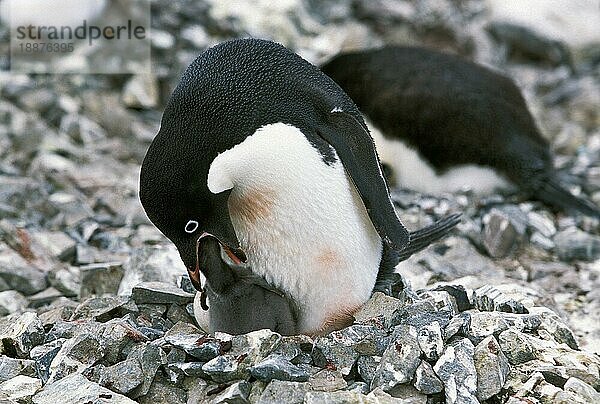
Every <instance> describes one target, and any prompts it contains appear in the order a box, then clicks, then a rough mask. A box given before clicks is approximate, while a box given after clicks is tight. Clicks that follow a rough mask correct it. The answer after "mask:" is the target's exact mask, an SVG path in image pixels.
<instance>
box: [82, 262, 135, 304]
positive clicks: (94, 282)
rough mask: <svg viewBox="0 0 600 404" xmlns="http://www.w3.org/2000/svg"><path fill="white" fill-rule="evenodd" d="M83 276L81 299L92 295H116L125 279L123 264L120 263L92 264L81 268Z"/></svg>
mask: <svg viewBox="0 0 600 404" xmlns="http://www.w3.org/2000/svg"><path fill="white" fill-rule="evenodd" d="M79 272H80V276H81V289H80V291H79V297H80V298H82V299H83V298H86V297H88V296H91V295H96V296H102V295H104V294H106V293H111V294H116V293H117V291H118V290H119V285H120V284H121V280H122V279H123V275H124V270H123V264H122V263H120V262H103V263H91V264H88V265H82V266H80V267H79Z"/></svg>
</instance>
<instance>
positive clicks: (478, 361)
mask: <svg viewBox="0 0 600 404" xmlns="http://www.w3.org/2000/svg"><path fill="white" fill-rule="evenodd" d="M473 360H474V361H475V369H476V370H477V398H478V399H479V400H480V401H485V400H488V399H490V398H491V397H492V396H495V395H496V394H498V393H500V390H501V389H502V387H503V386H504V383H505V382H506V378H507V377H508V373H509V372H510V365H509V364H508V359H506V356H504V353H502V350H501V349H500V345H499V344H498V341H496V339H495V338H494V337H493V336H491V335H490V336H489V337H487V338H485V339H484V340H483V341H481V342H480V343H479V344H477V346H476V347H475V354H474V356H473Z"/></svg>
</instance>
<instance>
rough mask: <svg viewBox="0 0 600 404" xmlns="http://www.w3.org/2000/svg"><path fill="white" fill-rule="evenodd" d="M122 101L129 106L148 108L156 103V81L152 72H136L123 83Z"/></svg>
mask: <svg viewBox="0 0 600 404" xmlns="http://www.w3.org/2000/svg"><path fill="white" fill-rule="evenodd" d="M123 103H124V104H125V105H126V106H127V107H129V108H144V109H150V108H154V107H156V105H157V104H158V83H157V81H156V77H155V76H154V75H153V74H136V75H134V76H133V77H131V79H130V80H129V81H128V82H127V83H126V84H125V88H124V89H123Z"/></svg>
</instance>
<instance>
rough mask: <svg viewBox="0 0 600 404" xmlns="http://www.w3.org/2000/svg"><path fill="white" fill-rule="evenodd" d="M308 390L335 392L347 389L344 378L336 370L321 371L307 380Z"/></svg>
mask: <svg viewBox="0 0 600 404" xmlns="http://www.w3.org/2000/svg"><path fill="white" fill-rule="evenodd" d="M308 384H309V385H310V388H311V389H312V390H315V391H336V390H341V389H345V388H346V387H348V383H347V382H346V380H344V376H343V375H342V373H341V372H339V371H337V370H328V369H323V370H321V371H319V372H317V373H315V374H313V375H311V376H310V378H309V379H308Z"/></svg>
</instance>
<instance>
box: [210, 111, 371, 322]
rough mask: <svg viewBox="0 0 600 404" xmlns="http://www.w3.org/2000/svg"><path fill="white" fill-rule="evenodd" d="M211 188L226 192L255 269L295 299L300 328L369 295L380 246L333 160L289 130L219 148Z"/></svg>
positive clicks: (333, 316)
mask: <svg viewBox="0 0 600 404" xmlns="http://www.w3.org/2000/svg"><path fill="white" fill-rule="evenodd" d="M208 186H209V189H210V190H211V192H213V193H218V192H222V191H224V190H226V189H232V191H231V196H230V199H229V211H230V215H231V219H232V222H233V225H234V228H235V231H236V234H237V236H238V238H239V240H240V243H241V245H242V248H243V249H244V250H245V251H246V254H247V256H248V263H249V265H250V266H251V268H252V270H253V271H254V272H255V273H258V274H259V275H261V276H264V277H265V279H266V280H267V281H268V282H270V283H272V284H273V285H275V286H277V287H279V288H281V289H282V290H284V291H286V292H287V293H288V294H290V295H291V296H293V297H294V299H296V300H297V302H298V303H299V304H300V307H301V317H302V318H301V323H300V328H301V330H300V331H301V332H307V333H309V332H318V331H319V330H321V329H325V328H327V327H328V325H331V324H335V322H337V321H341V320H345V319H342V318H340V317H344V316H345V317H348V316H349V315H351V313H352V312H353V311H354V310H356V309H357V308H359V307H360V306H361V305H362V304H364V303H365V302H366V300H368V298H369V296H370V294H371V291H372V289H373V286H374V284H375V280H376V277H377V272H378V269H379V263H380V261H381V251H382V245H381V240H380V238H379V235H378V234H377V232H376V230H375V228H374V227H373V224H372V223H371V221H370V219H369V217H368V215H367V212H366V209H365V207H364V205H363V203H362V200H361V199H360V197H359V195H358V193H357V191H356V189H355V188H354V185H353V184H352V183H351V182H350V180H349V178H348V176H347V175H346V172H345V170H344V168H343V166H342V164H341V162H340V161H339V160H338V161H336V162H335V163H333V164H331V165H327V164H326V163H325V162H324V161H323V159H322V156H321V155H320V154H319V152H318V151H317V150H316V149H315V148H314V147H313V146H312V145H311V144H310V143H309V141H308V139H307V138H306V136H304V134H303V133H302V132H301V131H300V130H299V129H298V128H296V127H294V126H291V125H286V124H283V123H275V124H270V125H266V126H264V127H262V128H260V129H258V130H257V131H256V132H255V133H254V134H253V135H252V136H249V137H248V138H246V139H245V140H244V142H242V143H240V144H238V145H236V146H235V147H233V148H232V149H230V150H227V151H225V152H223V153H221V154H220V155H219V156H217V157H216V158H215V160H214V161H213V162H212V164H211V167H210V171H209V174H208Z"/></svg>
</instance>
